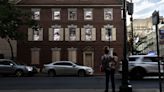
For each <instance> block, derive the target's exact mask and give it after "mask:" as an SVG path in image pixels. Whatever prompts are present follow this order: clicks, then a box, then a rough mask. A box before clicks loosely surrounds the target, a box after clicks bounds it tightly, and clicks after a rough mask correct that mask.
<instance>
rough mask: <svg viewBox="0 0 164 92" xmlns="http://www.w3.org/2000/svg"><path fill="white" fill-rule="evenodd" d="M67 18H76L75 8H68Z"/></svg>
mask: <svg viewBox="0 0 164 92" xmlns="http://www.w3.org/2000/svg"><path fill="white" fill-rule="evenodd" d="M68 19H69V20H76V19H77V12H76V9H69V10H68Z"/></svg>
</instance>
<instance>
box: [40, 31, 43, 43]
mask: <svg viewBox="0 0 164 92" xmlns="http://www.w3.org/2000/svg"><path fill="white" fill-rule="evenodd" d="M39 41H43V28H41V29H40V30H39Z"/></svg>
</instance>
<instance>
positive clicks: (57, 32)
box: [53, 28, 60, 41]
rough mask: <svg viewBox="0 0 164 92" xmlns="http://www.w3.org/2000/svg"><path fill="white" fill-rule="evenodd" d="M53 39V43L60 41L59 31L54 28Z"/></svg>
mask: <svg viewBox="0 0 164 92" xmlns="http://www.w3.org/2000/svg"><path fill="white" fill-rule="evenodd" d="M53 31H54V32H53V35H54V36H53V39H54V41H59V40H60V33H59V32H60V29H59V28H54V29H53Z"/></svg>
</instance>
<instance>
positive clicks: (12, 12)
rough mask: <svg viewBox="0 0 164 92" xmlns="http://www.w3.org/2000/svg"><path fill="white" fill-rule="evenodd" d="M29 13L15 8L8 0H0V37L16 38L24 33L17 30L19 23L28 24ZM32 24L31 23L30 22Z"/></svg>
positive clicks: (29, 19)
mask: <svg viewBox="0 0 164 92" xmlns="http://www.w3.org/2000/svg"><path fill="white" fill-rule="evenodd" d="M30 16H31V14H30V13H28V12H24V11H22V10H21V9H19V8H17V7H16V6H15V5H14V4H12V3H8V0H0V37H1V38H4V39H5V38H8V39H12V40H18V39H19V38H22V35H24V34H23V33H22V32H20V31H18V28H19V27H20V26H21V25H28V24H29V21H31V17H30ZM31 25H32V24H31Z"/></svg>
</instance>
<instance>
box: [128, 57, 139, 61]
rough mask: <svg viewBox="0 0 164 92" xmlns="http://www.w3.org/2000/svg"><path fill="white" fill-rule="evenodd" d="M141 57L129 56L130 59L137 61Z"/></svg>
mask: <svg viewBox="0 0 164 92" xmlns="http://www.w3.org/2000/svg"><path fill="white" fill-rule="evenodd" d="M138 58H139V57H129V61H136V60H137V59H138Z"/></svg>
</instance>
